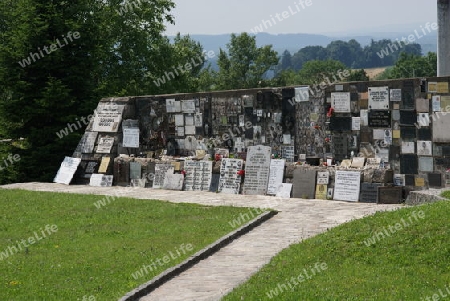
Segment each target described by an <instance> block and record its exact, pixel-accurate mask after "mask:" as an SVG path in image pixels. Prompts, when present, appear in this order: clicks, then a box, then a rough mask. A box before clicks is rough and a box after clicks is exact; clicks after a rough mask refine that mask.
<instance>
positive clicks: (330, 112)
mask: <svg viewBox="0 0 450 301" xmlns="http://www.w3.org/2000/svg"><path fill="white" fill-rule="evenodd" d="M333 113H334V109H333V108H332V107H330V109H329V110H328V113H327V117H331V116H333Z"/></svg>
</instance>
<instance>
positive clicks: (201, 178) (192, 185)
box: [184, 161, 212, 191]
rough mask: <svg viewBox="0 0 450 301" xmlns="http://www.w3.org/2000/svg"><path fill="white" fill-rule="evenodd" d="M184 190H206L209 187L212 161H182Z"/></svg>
mask: <svg viewBox="0 0 450 301" xmlns="http://www.w3.org/2000/svg"><path fill="white" fill-rule="evenodd" d="M184 171H185V172H186V174H185V179H184V190H186V191H208V190H209V189H210V187H211V179H212V162H210V161H185V162H184Z"/></svg>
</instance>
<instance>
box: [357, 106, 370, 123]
mask: <svg viewBox="0 0 450 301" xmlns="http://www.w3.org/2000/svg"><path fill="white" fill-rule="evenodd" d="M359 116H360V118H361V126H368V125H369V111H368V110H361V111H360V112H359Z"/></svg>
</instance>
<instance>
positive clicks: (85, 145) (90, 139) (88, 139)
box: [81, 132, 98, 154]
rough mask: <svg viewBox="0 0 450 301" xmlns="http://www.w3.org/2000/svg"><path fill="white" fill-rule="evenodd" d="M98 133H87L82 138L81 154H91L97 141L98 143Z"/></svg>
mask: <svg viewBox="0 0 450 301" xmlns="http://www.w3.org/2000/svg"><path fill="white" fill-rule="evenodd" d="M97 135H98V133H97V132H86V133H84V135H83V138H81V141H82V142H81V152H82V153H83V154H90V153H92V151H93V150H94V146H95V141H97Z"/></svg>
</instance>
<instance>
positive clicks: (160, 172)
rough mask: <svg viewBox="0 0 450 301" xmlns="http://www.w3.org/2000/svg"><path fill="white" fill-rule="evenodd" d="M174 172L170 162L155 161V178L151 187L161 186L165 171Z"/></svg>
mask: <svg viewBox="0 0 450 301" xmlns="http://www.w3.org/2000/svg"><path fill="white" fill-rule="evenodd" d="M167 172H169V173H172V174H173V172H174V167H173V165H172V164H170V163H157V164H156V165H155V178H154V180H153V188H162V187H163V184H164V178H165V177H166V173H167Z"/></svg>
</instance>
